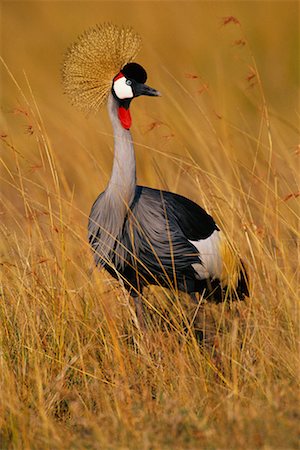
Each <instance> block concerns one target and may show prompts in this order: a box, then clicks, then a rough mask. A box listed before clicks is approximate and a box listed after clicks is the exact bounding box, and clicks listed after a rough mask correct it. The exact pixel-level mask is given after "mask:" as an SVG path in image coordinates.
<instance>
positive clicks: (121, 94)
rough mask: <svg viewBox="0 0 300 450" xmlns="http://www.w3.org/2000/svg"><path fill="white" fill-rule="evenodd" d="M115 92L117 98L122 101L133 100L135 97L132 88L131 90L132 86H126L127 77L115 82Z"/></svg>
mask: <svg viewBox="0 0 300 450" xmlns="http://www.w3.org/2000/svg"><path fill="white" fill-rule="evenodd" d="M114 91H115V93H116V96H117V97H118V98H119V99H120V100H123V99H124V98H132V97H133V92H132V88H131V86H129V85H128V84H126V78H125V77H121V78H118V79H117V80H116V81H115V82H114Z"/></svg>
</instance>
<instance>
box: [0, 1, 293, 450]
mask: <svg viewBox="0 0 300 450" xmlns="http://www.w3.org/2000/svg"><path fill="white" fill-rule="evenodd" d="M86 5H88V7H87V6H86ZM116 5H117V6H116ZM267 5H268V4H265V5H263V4H257V5H256V9H255V10H254V11H253V4H251V5H249V4H246V3H245V4H238V3H236V4H227V5H225V4H221V3H214V4H212V3H191V4H188V6H187V4H181V3H174V4H169V3H168V4H164V5H159V4H158V3H127V2H124V3H118V4H115V3H111V4H108V3H87V2H85V3H74V10H72V11H73V13H74V15H73V16H71V17H70V21H69V23H66V19H65V17H66V14H67V13H70V5H69V4H68V2H65V3H54V4H51V3H42V2H36V3H27V2H24V3H22V2H16V3H13V2H12V3H8V2H7V3H5V4H4V5H2V22H3V34H2V37H3V39H2V57H3V59H2V60H1V65H2V68H1V73H2V86H4V87H5V89H3V91H2V116H1V130H0V131H1V158H2V169H1V194H2V196H1V236H2V239H1V268H2V271H1V303H0V324H1V326H0V365H1V375H0V380H1V388H0V389H1V392H0V411H1V413H0V448H1V449H6V448H16V449H17V448H28V449H46V448H49V449H64V448H72V449H73V448H74V449H83V448H84V449H89V448H91V449H92V448H95V449H99V448H105V449H106V448H107V449H108V448H122V449H126V448H132V449H133V448H134V449H136V448H138V449H156V448H172V449H173V448H184V449H188V448H190V449H195V448H208V449H216V448H224V449H234V448H243V449H257V448H263V449H271V448H272V449H273V448H280V449H291V448H297V446H298V440H297V439H298V437H299V436H297V432H298V430H297V425H298V422H299V407H298V404H297V397H298V393H299V391H298V384H297V381H298V380H297V375H298V369H299V365H298V364H299V359H298V358H299V355H298V344H297V339H298V337H299V333H298V332H299V329H298V328H299V322H298V319H299V316H298V313H299V311H298V309H297V302H298V301H299V192H300V187H299V147H297V144H298V139H299V132H298V130H297V125H298V116H297V112H296V111H297V107H298V105H297V95H298V91H297V85H296V81H297V77H298V69H297V67H296V66H295V64H294V61H295V56H296V55H297V46H296V41H295V40H294V39H293V38H294V37H295V35H296V31H295V23H296V22H297V21H296V15H295V11H296V10H297V6H296V4H295V3H289V8H287V7H285V6H284V4H274V6H273V10H272V12H270V10H269V9H268V7H267ZM99 8H100V12H99ZM224 17H226V18H227V19H222V18H224ZM234 17H238V19H239V21H240V22H239V23H236V21H235V19H234ZM95 18H97V21H102V20H108V19H110V20H114V19H115V21H116V22H118V23H121V22H122V21H123V22H124V21H125V20H126V22H128V23H132V24H133V25H134V26H135V28H136V29H137V30H138V31H139V32H140V33H142V34H143V36H144V39H145V50H144V53H143V54H142V55H141V59H140V61H141V62H142V63H143V64H145V66H146V67H147V69H148V71H149V84H150V85H153V87H156V88H157V89H159V90H161V91H162V92H163V94H164V95H163V97H162V98H161V99H155V100H154V99H139V100H137V101H136V103H135V104H134V105H133V107H132V110H133V111H132V115H133V124H134V125H133V130H132V131H133V135H134V139H135V146H136V152H137V163H138V178H139V182H140V183H141V184H146V185H150V186H153V187H161V188H166V189H170V190H173V191H176V192H179V193H181V194H184V195H187V196H189V197H190V198H192V199H194V200H196V201H198V202H199V203H200V204H202V205H203V206H204V207H205V208H206V209H207V210H208V211H210V212H211V213H212V214H213V215H214V217H215V218H216V220H217V222H218V223H219V224H220V226H221V227H222V228H223V229H224V231H225V232H226V233H227V234H228V236H229V237H230V238H231V240H232V242H233V243H234V245H235V246H236V248H237V251H238V252H239V254H240V255H241V256H242V258H243V259H244V260H245V262H246V264H247V266H248V268H249V275H250V279H251V287H252V294H251V296H250V298H249V299H248V300H247V301H245V302H243V303H239V304H232V305H230V304H226V305H218V306H216V305H209V304H207V305H205V307H204V309H203V308H202V307H201V308H200V309H199V310H198V311H197V310H196V311H195V310H192V309H191V307H190V305H189V302H188V299H187V298H185V297H184V296H183V295H182V296H178V295H177V293H174V292H170V291H164V290H162V289H159V288H155V289H154V288H151V289H149V290H147V291H146V292H145V295H144V302H145V304H146V305H147V314H148V333H147V336H144V335H142V334H141V333H140V331H139V329H138V328H137V324H136V320H135V316H134V312H133V309H132V305H131V303H130V300H129V298H128V296H127V294H126V293H125V292H124V290H123V289H122V287H120V286H119V284H118V283H116V282H114V281H112V280H111V279H109V277H108V276H107V275H106V274H103V273H99V272H98V271H93V270H92V267H93V262H92V257H91V254H90V250H89V248H88V244H87V242H86V234H87V232H86V225H87V217H88V214H89V210H90V206H91V204H92V202H93V200H94V198H95V197H96V195H97V194H98V193H99V192H100V191H101V190H103V189H104V187H105V184H106V182H107V180H108V177H109V173H110V166H111V160H112V135H111V133H112V132H111V128H110V125H109V122H108V119H107V117H106V113H105V111H104V112H102V113H101V114H100V115H99V116H97V117H91V118H90V119H89V120H86V119H85V118H84V117H83V116H82V115H81V114H80V113H78V112H76V111H73V109H72V108H71V107H70V106H69V105H68V104H67V100H66V99H65V98H64V96H63V95H62V94H61V91H60V90H61V87H60V81H59V73H58V71H59V64H60V61H61V56H62V54H63V51H64V48H65V47H66V45H68V44H69V43H70V42H71V41H72V40H73V39H74V37H75V36H76V35H77V34H78V33H79V32H80V31H81V30H82V29H83V28H85V27H86V26H89V25H93V24H94V22H95ZM266 20H267V21H269V22H268V24H267V23H266ZM240 24H242V26H241V25H240ZM267 25H269V27H268V26H267ZM154 27H155V29H156V32H155V33H154V32H153V30H154ZM275 30H276V33H275ZM175 31H176V33H175ZM169 33H170V34H169ZM199 35H200V38H199ZM100 118H101V121H100ZM193 325H196V326H197V327H200V328H201V329H202V330H203V331H204V334H205V339H206V340H205V342H206V344H205V345H202V346H199V344H198V342H197V341H196V340H195V338H194V336H193V333H192V330H191V329H192V327H193ZM184 326H187V328H188V331H187V332H186V331H184ZM189 326H190V331H189Z"/></svg>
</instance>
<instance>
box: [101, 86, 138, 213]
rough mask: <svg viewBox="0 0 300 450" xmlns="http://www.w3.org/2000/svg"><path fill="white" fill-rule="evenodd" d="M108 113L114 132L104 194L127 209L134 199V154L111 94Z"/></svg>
mask: <svg viewBox="0 0 300 450" xmlns="http://www.w3.org/2000/svg"><path fill="white" fill-rule="evenodd" d="M108 113H109V117H110V120H111V123H112V126H113V132H114V161H113V167H112V173H111V177H110V180H109V183H108V186H107V188H106V193H107V195H109V196H111V197H113V198H114V200H115V201H117V203H119V202H121V203H123V205H124V206H125V207H128V206H130V205H131V203H132V201H133V199H134V194H135V187H136V169H135V154H134V148H133V142H132V137H131V133H130V131H129V130H125V129H124V128H123V127H122V125H121V123H120V120H119V117H118V104H117V102H116V100H115V99H114V97H113V96H112V94H110V95H109V99H108ZM117 199H118V200H117ZM122 209H123V208H122Z"/></svg>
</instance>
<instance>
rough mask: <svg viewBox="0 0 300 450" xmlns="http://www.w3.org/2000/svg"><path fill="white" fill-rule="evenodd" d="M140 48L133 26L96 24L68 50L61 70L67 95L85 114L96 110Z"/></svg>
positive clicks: (138, 38)
mask: <svg viewBox="0 0 300 450" xmlns="http://www.w3.org/2000/svg"><path fill="white" fill-rule="evenodd" d="M140 48H141V37H140V36H139V34H137V33H135V32H134V30H133V29H132V28H131V27H127V26H126V27H118V26H117V25H113V24H111V23H104V24H101V25H96V26H95V27H94V28H90V29H89V30H87V31H85V32H84V33H83V34H81V35H80V36H79V37H78V38H77V40H76V41H75V42H74V43H73V44H72V45H71V47H70V48H69V49H68V50H67V52H66V55H65V60H64V63H63V68H62V78H63V84H64V88H65V92H66V94H67V95H68V96H69V98H70V99H71V101H72V103H73V104H74V105H76V106H78V107H79V108H80V109H83V110H85V111H92V110H94V111H97V110H98V109H99V108H100V106H101V105H102V104H103V103H104V102H105V101H106V100H107V97H108V94H109V92H110V89H111V85H112V80H113V77H114V76H115V75H117V74H118V73H119V71H120V70H121V69H122V67H124V66H125V64H127V63H129V62H131V61H133V59H134V58H135V57H136V55H137V54H138V52H139V50H140Z"/></svg>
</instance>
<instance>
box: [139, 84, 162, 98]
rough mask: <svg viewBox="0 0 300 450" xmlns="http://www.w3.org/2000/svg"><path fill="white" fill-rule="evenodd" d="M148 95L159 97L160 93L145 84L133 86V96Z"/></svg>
mask: <svg viewBox="0 0 300 450" xmlns="http://www.w3.org/2000/svg"><path fill="white" fill-rule="evenodd" d="M139 95H148V96H150V97H160V96H161V93H160V92H159V91H157V90H156V89H153V88H151V87H150V86H147V85H146V84H142V83H139V84H137V85H136V86H135V96H136V97H138V96H139Z"/></svg>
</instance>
